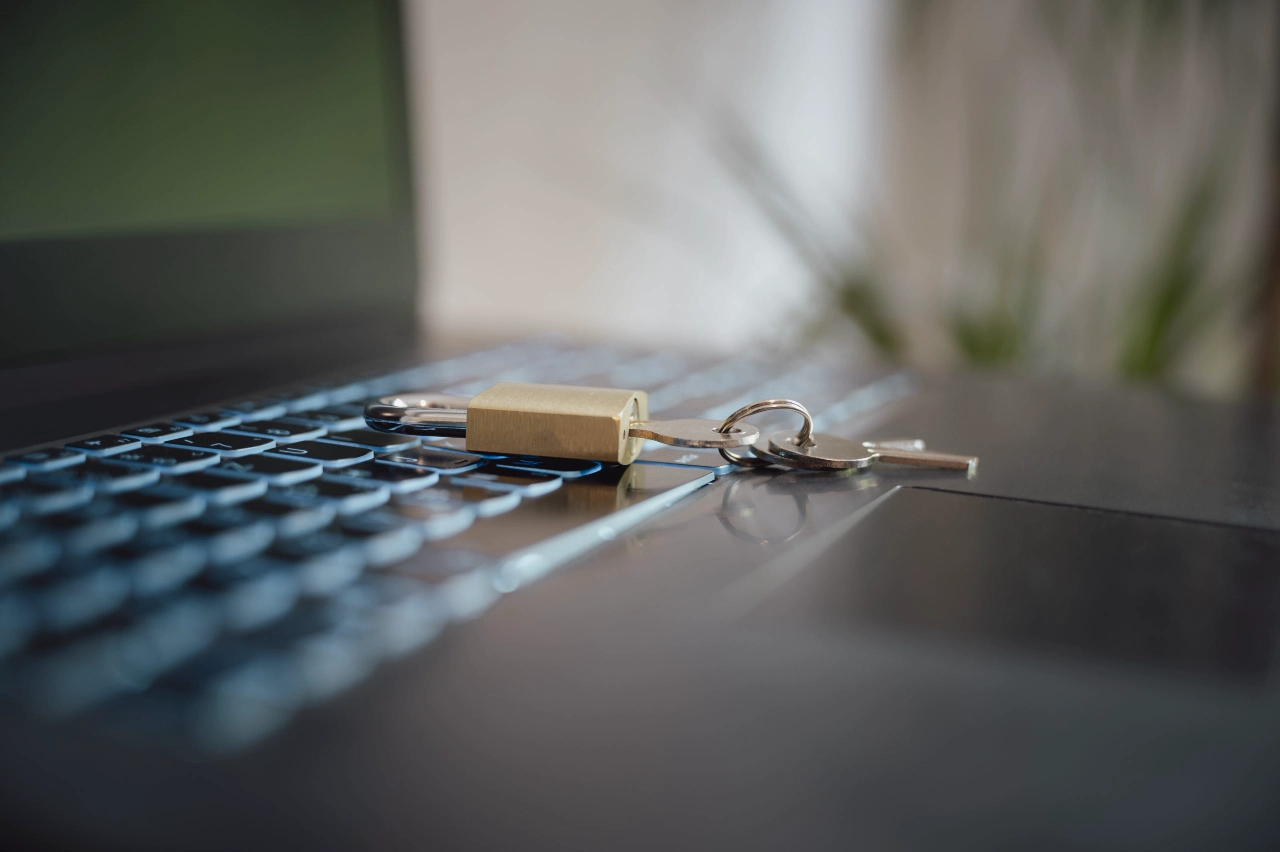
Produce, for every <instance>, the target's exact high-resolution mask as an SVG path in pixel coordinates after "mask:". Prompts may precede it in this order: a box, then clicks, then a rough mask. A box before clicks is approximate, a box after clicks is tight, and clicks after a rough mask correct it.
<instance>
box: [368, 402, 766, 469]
mask: <svg viewBox="0 0 1280 852" xmlns="http://www.w3.org/2000/svg"><path fill="white" fill-rule="evenodd" d="M648 416H649V395H648V394H646V393H645V392H644V391H640V390H618V389H615V388H589V387H578V386H576V385H535V384H525V383H522V382H501V383H499V384H496V385H494V386H493V387H491V388H489V389H488V390H484V391H481V392H480V393H478V394H476V395H475V396H473V397H470V398H467V397H457V396H448V395H445V394H438V393H423V394H397V395H394V396H389V397H384V398H383V399H382V400H380V401H379V402H377V403H374V404H371V405H368V406H366V407H365V420H366V421H368V423H369V425H370V426H372V427H373V428H375V429H382V430H384V431H390V432H407V433H410V434H424V435H440V434H454V435H464V436H465V437H466V441H467V443H466V448H467V449H468V450H474V451H476V452H482V453H485V452H487V453H510V454H512V455H517V454H518V455H530V456H552V457H556V458H567V459H589V460H592V461H602V462H615V463H617V464H630V463H631V462H633V461H635V460H636V456H638V455H639V454H640V451H641V449H642V448H643V445H644V442H645V440H653V441H660V442H662V443H665V444H671V445H672V446H677V447H702V448H710V449H719V448H722V447H729V448H732V447H745V446H749V445H751V444H753V443H755V441H756V439H757V438H759V437H760V432H759V430H757V429H756V428H755V427H753V426H749V425H747V424H745V423H741V424H738V425H736V426H733V427H731V428H728V429H725V430H724V431H720V429H721V427H722V426H723V424H722V423H721V422H720V421H718V420H705V419H700V418H688V419H681V420H657V421H654V420H649V419H648Z"/></svg>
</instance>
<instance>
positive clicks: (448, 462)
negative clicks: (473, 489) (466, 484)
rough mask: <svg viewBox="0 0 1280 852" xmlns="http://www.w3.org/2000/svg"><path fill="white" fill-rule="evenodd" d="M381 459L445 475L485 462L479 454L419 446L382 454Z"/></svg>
mask: <svg viewBox="0 0 1280 852" xmlns="http://www.w3.org/2000/svg"><path fill="white" fill-rule="evenodd" d="M381 461H384V462H387V463H388V464H407V465H411V466H413V467H425V468H427V469H428V470H434V471H437V472H438V473H442V474H444V475H446V476H452V475H454V474H458V473H465V472H466V471H469V470H475V469H477V468H478V467H480V465H482V464H484V463H485V459H484V458H482V457H481V456H477V455H472V454H470V453H454V452H447V451H444V450H433V449H429V448H427V447H419V448H418V449H416V450H412V451H410V452H407V453H393V454H391V455H389V456H383V457H382V459H381Z"/></svg>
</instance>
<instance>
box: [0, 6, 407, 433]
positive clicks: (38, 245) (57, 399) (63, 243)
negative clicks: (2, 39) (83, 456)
mask: <svg viewBox="0 0 1280 852" xmlns="http://www.w3.org/2000/svg"><path fill="white" fill-rule="evenodd" d="M375 2H376V5H377V8H378V11H379V14H380V15H383V16H385V20H386V22H387V32H389V33H390V34H391V39H390V42H391V43H390V45H389V46H388V49H389V52H390V57H389V58H390V61H391V63H392V65H393V66H394V68H395V70H396V72H398V73H393V74H392V79H391V97H392V98H393V100H394V104H395V108H394V109H393V110H392V113H393V114H394V122H395V124H394V126H393V127H392V129H391V134H390V135H391V137H392V139H393V150H392V152H391V158H392V166H393V169H394V170H395V172H396V173H398V174H403V175H406V176H407V177H408V181H407V183H408V184H409V185H407V186H406V187H405V188H404V191H403V192H401V193H399V199H398V204H397V206H396V208H395V209H394V210H393V211H392V212H391V213H390V214H389V215H388V216H386V217H385V218H379V219H376V220H364V221H349V222H348V221H344V222H335V223H325V224H313V225H298V226H287V227H260V228H252V229H237V230H230V229H221V230H201V231H184V232H176V233H170V234H141V235H128V236H116V237H93V238H77V239H47V240H30V241H19V242H13V243H7V244H0V275H2V276H3V278H4V280H5V287H4V288H0V317H2V319H0V323H3V324H6V325H7V324H9V323H15V322H20V321H21V317H20V316H15V315H14V314H13V313H11V312H9V311H6V310H4V309H3V302H4V298H3V292H4V289H8V288H17V287H26V286H40V285H41V283H42V282H49V281H55V280H61V281H68V280H73V281H82V282H90V281H92V282H94V283H95V284H96V285H97V286H102V287H120V288H125V289H128V288H132V287H136V286H137V284H138V283H139V282H142V283H143V284H144V285H148V286H155V285H157V284H159V283H161V282H162V281H165V280H172V276H174V275H175V271H176V270H181V271H182V275H183V281H184V286H186V287H188V288H206V291H207V292H210V293H216V288H217V282H218V281H219V280H226V279H227V278H228V277H229V276H236V277H237V278H239V279H240V280H242V281H243V280H245V279H248V280H249V281H251V282H252V281H260V282H261V283H263V284H264V285H265V284H266V283H267V282H268V281H270V282H273V283H274V284H276V285H277V286H278V285H279V283H280V280H281V276H287V278H288V280H290V281H292V282H295V283H296V285H297V286H302V287H305V286H313V287H314V286H317V285H319V286H322V287H329V288H334V287H358V286H359V283H358V282H360V281H362V280H370V279H371V277H372V276H378V277H380V279H381V280H384V281H387V282H388V283H390V284H393V285H394V286H395V290H396V292H397V293H402V294H404V299H403V300H396V301H394V302H387V301H385V300H384V301H383V302H382V303H377V304H372V305H370V306H369V307H368V308H367V309H356V310H346V311H343V312H342V313H341V314H340V315H329V316H323V317H320V318H311V319H308V320H306V321H300V322H286V323H278V322H277V323H271V324H263V325H260V326H257V327H252V328H246V329H239V330H236V331H234V332H230V333H226V334H218V335H213V336H206V337H200V338H190V337H188V338H185V339H183V340H181V341H178V342H166V343H161V344H156V345H150V346H142V347H132V348H125V347H116V348H113V349H110V350H108V351H82V352H74V351H73V352H66V353H61V357H58V356H53V357H42V358H40V359H39V360H38V361H36V360H28V361H27V362H25V363H4V362H3V361H0V449H6V448H12V447H13V446H15V445H22V444H23V443H26V442H29V441H32V440H35V439H46V440H48V439H52V438H53V437H55V434H54V433H51V434H49V435H48V436H47V437H46V436H45V435H44V434H43V432H48V431H49V430H48V429H44V430H39V429H37V430H35V431H32V430H31V429H22V430H20V431H21V433H22V434H20V435H19V434H15V432H14V429H13V426H14V424H16V423H20V422H22V421H23V420H29V419H30V418H32V417H48V416H50V413H51V412H54V411H57V412H63V413H62V414H59V415H58V419H59V420H61V421H62V424H63V425H62V428H61V431H62V432H66V431H67V427H68V426H73V424H71V423H70V422H68V420H69V418H68V417H67V416H66V415H68V414H70V413H71V412H72V411H73V410H75V409H76V408H80V410H81V411H83V406H87V405H90V404H92V400H94V399H95V398H105V397H107V396H109V395H110V396H115V397H118V395H119V394H120V392H121V391H128V390H129V389H134V390H135V391H140V390H141V389H143V388H145V386H147V385H149V384H156V383H158V382H162V383H164V384H165V385H167V386H170V387H175V388H177V387H181V388H187V389H191V390H194V391H196V392H197V393H199V392H200V391H202V390H204V391H205V395H206V396H207V393H208V391H210V390H213V389H214V388H223V387H226V388H240V387H243V386H244V385H245V384H246V382H248V383H250V386H251V384H252V381H253V378H256V379H257V381H258V382H264V381H282V380H284V379H285V377H290V376H295V375H296V376H302V375H308V374H310V375H316V374H319V373H322V372H325V371H326V370H332V369H335V368H336V367H337V366H338V365H345V364H349V363H352V362H353V359H357V360H358V361H360V362H365V363H368V362H374V361H384V360H387V359H390V358H392V357H394V356H395V355H396V354H397V353H403V352H405V351H406V350H407V349H409V348H410V347H413V346H416V345H418V344H419V343H420V328H421V323H420V318H419V315H418V310H417V306H418V302H419V299H418V285H419V267H418V251H419V249H418V246H417V227H418V225H417V223H418V215H417V213H418V211H417V209H416V205H415V204H414V191H413V186H414V185H415V184H416V182H417V177H418V176H417V175H416V174H415V170H414V160H413V157H412V154H411V144H410V120H409V104H408V86H407V65H406V50H405V41H404V39H405V19H404V11H403V9H402V7H401V4H400V2H399V0H375ZM193 292H201V290H199V289H193ZM237 376H239V377H243V380H242V381H236V380H235V378H234V377H237ZM251 377H252V378H251ZM232 392H239V391H238V390H236V391H232ZM140 395H143V396H144V395H145V394H138V393H135V394H130V396H131V397H135V398H136V397H138V396H140ZM186 396H187V395H186V394H180V395H179V397H178V398H181V399H182V403H181V404H197V403H194V402H190V403H188V402H187V400H186ZM169 398H170V399H175V402H176V401H177V398H175V397H174V396H173V395H172V394H171V395H170V396H169ZM214 399H217V397H212V398H211V400H210V401H212V400H214ZM148 407H151V406H148ZM168 410H172V406H171V407H170V409H168ZM90 419H99V418H83V419H82V421H81V422H88V421H89V420H90ZM74 431H77V432H78V431H82V430H81V429H74Z"/></svg>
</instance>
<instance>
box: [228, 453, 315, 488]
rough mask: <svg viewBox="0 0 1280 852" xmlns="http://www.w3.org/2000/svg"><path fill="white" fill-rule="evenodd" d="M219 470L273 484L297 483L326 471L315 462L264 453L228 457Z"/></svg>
mask: <svg viewBox="0 0 1280 852" xmlns="http://www.w3.org/2000/svg"><path fill="white" fill-rule="evenodd" d="M218 472H219V473H225V474H227V475H228V476H240V477H245V478H248V479H261V480H263V481H265V482H268V483H270V484H271V485H296V484H297V483H299V482H306V481H307V480H309V479H316V478H317V477H319V476H320V474H321V473H323V472H324V468H323V467H321V466H320V465H318V464H315V463H314V462H307V461H300V460H298V459H287V458H280V457H279V456H269V455H266V454H265V453H263V454H259V455H256V456H245V457H244V458H238V459H227V460H226V461H224V462H223V463H222V464H220V465H218Z"/></svg>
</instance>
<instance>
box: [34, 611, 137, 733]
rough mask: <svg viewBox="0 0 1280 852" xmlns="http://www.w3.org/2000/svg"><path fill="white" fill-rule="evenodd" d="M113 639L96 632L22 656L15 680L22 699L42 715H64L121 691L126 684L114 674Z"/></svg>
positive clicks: (114, 655)
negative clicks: (19, 687) (31, 654)
mask: <svg viewBox="0 0 1280 852" xmlns="http://www.w3.org/2000/svg"><path fill="white" fill-rule="evenodd" d="M114 640H115V636H113V635H111V634H105V633H101V632H96V633H93V634H91V635H89V636H85V637H79V638H77V639H72V640H69V641H66V642H62V643H57V644H54V645H53V646H52V647H47V648H46V649H45V650H43V652H40V653H38V654H36V655H34V656H28V657H27V658H25V659H23V660H22V661H21V665H20V666H19V667H17V669H18V674H17V676H16V677H15V678H14V680H15V681H16V682H17V683H20V684H21V691H22V696H23V699H24V702H25V703H26V704H27V705H29V706H31V707H32V708H33V709H35V710H36V711H37V712H38V713H39V714H40V715H42V716H52V717H65V716H70V715H71V714H73V713H76V712H78V711H81V710H84V709H86V708H88V707H90V706H92V705H93V704H96V703H98V702H100V701H103V700H105V699H106V698H108V697H110V696H111V695H113V694H116V693H118V692H120V691H121V689H123V688H125V687H126V684H125V682H124V681H123V680H121V678H120V677H118V676H117V670H116V668H115V662H116V659H115V658H116V654H115V650H116V648H115V642H114Z"/></svg>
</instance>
